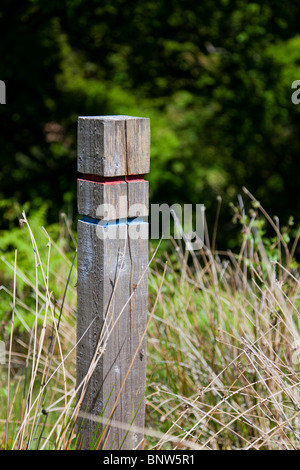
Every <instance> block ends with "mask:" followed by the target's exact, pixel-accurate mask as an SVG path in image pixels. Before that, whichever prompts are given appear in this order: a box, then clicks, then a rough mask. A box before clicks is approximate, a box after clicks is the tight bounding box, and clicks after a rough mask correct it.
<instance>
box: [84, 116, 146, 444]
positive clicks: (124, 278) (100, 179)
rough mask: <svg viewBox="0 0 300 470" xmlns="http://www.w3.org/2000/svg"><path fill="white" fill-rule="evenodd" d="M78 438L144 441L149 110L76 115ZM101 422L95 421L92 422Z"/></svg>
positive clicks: (130, 441) (108, 441) (127, 442)
mask: <svg viewBox="0 0 300 470" xmlns="http://www.w3.org/2000/svg"><path fill="white" fill-rule="evenodd" d="M77 163H78V165H77V169H78V171H79V172H80V173H81V175H80V176H81V177H80V178H79V179H78V183H77V184H78V212H79V213H80V214H81V215H82V219H81V220H79V221H78V227H77V230H78V259H77V263H78V282H77V341H78V345H77V388H78V400H79V403H80V413H79V418H78V433H79V439H78V444H79V445H80V444H82V448H83V449H88V448H90V447H91V445H92V446H93V445H94V444H95V443H96V442H97V438H98V440H99V439H101V445H100V448H102V447H103V448H105V449H122V450H131V449H138V448H139V449H140V448H142V447H143V426H144V398H143V397H144V392H145V384H146V337H145V328H146V321H147V294H148V287H147V284H148V282H147V281H148V279H147V263H148V220H147V216H148V182H147V181H145V180H144V175H145V174H147V173H149V169H150V120H149V119H148V118H138V117H131V116H96V117H79V118H78V160H77ZM99 422H100V425H98V423H99Z"/></svg>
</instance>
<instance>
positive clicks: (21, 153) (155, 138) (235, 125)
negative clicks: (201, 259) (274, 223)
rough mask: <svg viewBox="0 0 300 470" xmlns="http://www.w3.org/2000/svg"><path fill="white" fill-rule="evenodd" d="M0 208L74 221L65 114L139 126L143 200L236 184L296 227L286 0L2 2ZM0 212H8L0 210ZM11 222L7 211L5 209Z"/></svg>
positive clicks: (297, 14)
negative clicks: (145, 121) (127, 120)
mask: <svg viewBox="0 0 300 470" xmlns="http://www.w3.org/2000/svg"><path fill="white" fill-rule="evenodd" d="M0 10H1V11H0V28H1V44H0V57H1V61H0V77H1V79H2V80H4V81H5V82H6V85H7V105H6V106H1V108H0V113H1V130H0V148H1V167H0V196H1V200H2V202H1V205H2V214H1V215H2V217H1V219H2V222H4V223H6V226H7V225H8V220H9V219H10V218H15V214H12V201H13V200H14V201H17V202H19V203H21V204H23V203H24V202H28V201H29V202H30V205H31V207H33V208H38V207H40V205H41V204H44V203H46V204H47V207H48V212H47V218H48V220H49V222H51V223H52V222H57V221H58V213H59V211H60V210H64V211H65V212H66V213H67V214H68V216H70V217H71V218H73V219H74V218H76V212H77V211H76V185H75V179H76V176H77V175H76V120H77V116H78V115H93V114H96V115H99V114H100V115H101V114H104V115H105V114H129V115H130V114H132V115H139V116H148V117H150V118H151V126H152V146H151V174H150V175H149V179H150V182H151V200H152V202H166V203H171V202H182V203H189V202H191V203H203V204H205V206H206V207H207V217H208V221H209V222H211V221H212V220H213V218H214V213H215V208H216V197H217V196H218V195H220V196H221V197H222V201H223V208H222V211H221V220H222V221H223V223H222V240H224V239H226V240H227V242H229V243H231V245H234V243H235V242H234V238H235V236H234V234H233V233H232V232H231V228H232V227H231V213H230V212H229V210H228V203H229V202H230V201H232V200H234V199H235V197H236V195H237V194H238V193H239V192H240V191H241V188H242V186H246V187H247V188H248V189H249V190H250V191H251V192H252V193H253V194H255V196H256V197H257V198H258V199H259V200H263V203H264V206H265V207H266V209H267V211H268V213H270V214H271V215H276V216H278V217H279V218H280V220H282V223H286V221H287V220H288V217H289V216H290V215H293V216H294V217H295V218H298V217H299V211H300V203H299V202H300V201H299V191H298V183H299V180H300V174H299V165H298V156H299V150H300V140H299V131H298V124H299V116H300V115H299V111H300V107H297V106H295V105H293V104H292V102H291V94H292V91H293V90H292V89H291V84H292V82H293V81H294V80H296V79H299V77H300V62H299V61H300V52H299V51H300V37H299V36H298V28H299V26H298V25H299V19H300V9H299V5H298V3H297V2H296V1H293V0H287V1H286V2H284V3H283V2H280V1H278V0H272V1H263V2H248V1H245V0H232V1H229V0H215V1H212V0H208V1H205V2H196V3H195V2H191V1H189V0H185V1H172V2H168V1H165V2H162V1H160V2H156V1H152V0H143V1H139V0H135V1H130V0H129V1H128V0H126V1H125V0H115V1H113V2H111V1H107V0H101V1H96V0H76V1H73V0H72V1H69V0H62V1H61V0H60V1H57V0H49V1H47V2H43V1H41V0H22V1H19V0H18V1H17V0H3V1H2V2H1V9H0ZM4 200H8V202H7V203H5V201H4ZM19 212H20V211H19Z"/></svg>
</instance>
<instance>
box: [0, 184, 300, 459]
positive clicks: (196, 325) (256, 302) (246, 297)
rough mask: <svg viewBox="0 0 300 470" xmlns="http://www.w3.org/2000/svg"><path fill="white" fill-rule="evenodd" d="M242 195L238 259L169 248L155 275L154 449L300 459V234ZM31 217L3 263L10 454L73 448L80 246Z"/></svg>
mask: <svg viewBox="0 0 300 470" xmlns="http://www.w3.org/2000/svg"><path fill="white" fill-rule="evenodd" d="M245 192H246V194H247V197H248V198H249V200H250V201H252V203H253V205H252V208H251V210H250V211H249V214H245V213H244V209H243V207H242V206H240V207H236V208H234V211H235V218H236V220H237V222H239V223H240V226H241V245H240V250H239V251H238V252H236V253H232V252H231V251H229V250H226V249H225V250H222V251H221V250H219V251H218V250H216V249H211V248H210V240H209V238H208V237H206V240H205V245H204V247H203V249H201V250H200V251H199V252H195V253H191V252H187V251H186V250H185V247H184V244H182V243H177V242H176V241H175V240H172V243H171V242H170V244H169V246H168V245H166V248H167V249H166V251H164V252H163V253H162V252H161V251H160V252H158V253H159V254H156V255H154V259H153V261H152V263H151V265H150V268H149V318H150V312H151V313H152V316H151V319H150V323H149V328H148V332H147V337H148V344H147V388H146V423H145V424H146V426H145V443H144V446H145V448H146V449H191V448H192V449H193V448H196V449H219V450H225V449H275V450H280V449H298V448H299V439H300V427H299V412H300V408H299V405H298V404H299V398H300V380H299V379H300V375H299V374H300V367H299V360H300V357H299V354H298V351H299V349H300V348H299V346H300V337H299V332H300V328H299V326H300V324H299V287H300V283H299V267H298V264H297V262H296V260H295V252H296V247H297V242H298V235H299V234H298V233H297V232H296V233H295V234H294V236H292V233H294V232H293V230H294V229H293V228H292V227H285V228H282V229H281V230H280V229H279V224H278V221H276V220H273V219H271V218H270V217H269V216H268V214H266V213H265V211H264V209H263V208H262V207H261V205H260V204H259V203H258V202H257V201H256V200H255V198H254V197H253V196H252V195H250V194H249V193H248V192H247V191H246V190H245ZM241 207H242V208H241ZM22 219H23V222H22V225H21V227H20V228H17V229H15V231H14V232H13V234H11V235H10V241H9V244H7V245H6V252H5V253H4V254H3V255H2V256H1V265H0V275H1V278H2V281H1V283H2V286H1V291H0V295H1V307H0V322H1V337H0V339H2V340H4V341H5V343H6V346H7V355H6V364H3V365H0V448H1V449H5V448H6V449H43V448H45V449H72V448H74V447H75V443H76V433H75V429H74V420H75V418H76V413H77V411H78V410H77V408H76V394H75V353H76V352H75V346H76V277H77V274H76V262H75V263H74V264H73V260H74V254H75V252H76V239H75V235H74V234H73V233H72V231H71V229H70V225H69V222H68V221H67V219H66V218H62V220H61V223H60V225H59V226H57V227H52V228H51V227H50V228H49V229H48V230H47V231H46V230H44V229H42V228H41V227H40V226H39V224H40V221H39V220H36V221H35V220H34V219H33V221H32V223H31V219H30V221H29V222H28V220H27V218H26V216H25V214H24V215H23V217H22ZM268 227H269V228H271V229H272V230H273V234H272V235H271V236H268V237H267V236H266V229H267V228H268ZM50 234H51V236H50ZM1 237H2V238H1ZM213 238H214V237H213ZM3 239H5V240H6V241H5V243H8V234H7V233H6V234H2V236H0V247H1V248H2V250H4V248H3V247H4V241H3ZM1 243H2V245H1ZM213 245H214V242H213ZM153 252H154V246H152V245H151V244H150V256H152V255H153ZM297 348H298V349H297ZM98 444H99V442H97V445H98Z"/></svg>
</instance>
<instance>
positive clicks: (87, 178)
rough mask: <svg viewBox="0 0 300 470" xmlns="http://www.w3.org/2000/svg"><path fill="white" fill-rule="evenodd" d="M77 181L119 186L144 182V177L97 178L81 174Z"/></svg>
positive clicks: (96, 176)
mask: <svg viewBox="0 0 300 470" xmlns="http://www.w3.org/2000/svg"><path fill="white" fill-rule="evenodd" d="M78 179H79V180H83V181H92V182H93V183H102V184H119V183H126V182H130V181H144V175H126V176H98V175H91V174H82V175H81V178H78Z"/></svg>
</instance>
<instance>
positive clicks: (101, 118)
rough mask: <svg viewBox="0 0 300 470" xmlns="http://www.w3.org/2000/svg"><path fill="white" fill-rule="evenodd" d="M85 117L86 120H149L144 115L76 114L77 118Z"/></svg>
mask: <svg viewBox="0 0 300 470" xmlns="http://www.w3.org/2000/svg"><path fill="white" fill-rule="evenodd" d="M80 119H86V120H90V119H93V120H99V121H123V120H124V121H128V120H129V119H147V120H149V121H150V119H149V118H146V117H139V116H125V115H122V114H120V115H117V114H116V115H112V116H78V120H80Z"/></svg>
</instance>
